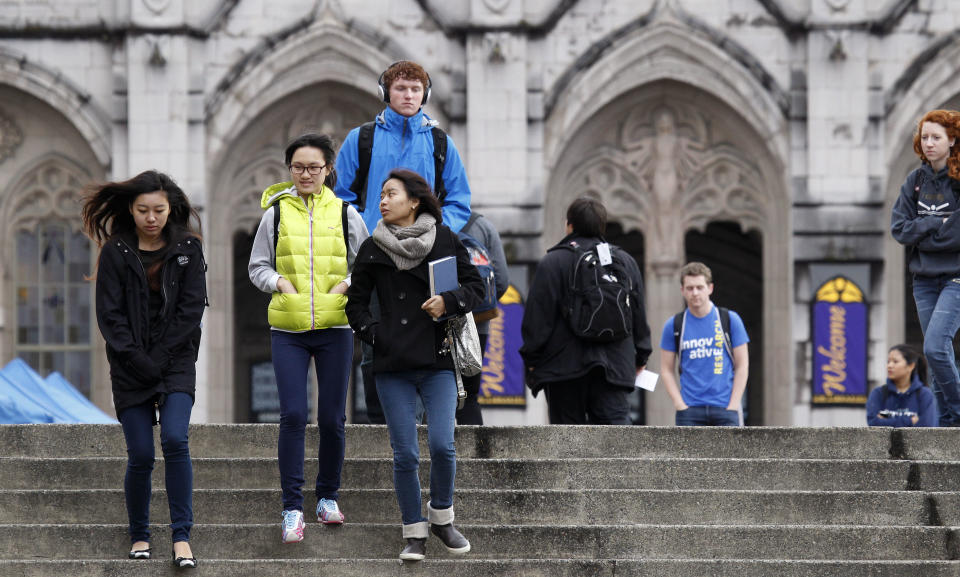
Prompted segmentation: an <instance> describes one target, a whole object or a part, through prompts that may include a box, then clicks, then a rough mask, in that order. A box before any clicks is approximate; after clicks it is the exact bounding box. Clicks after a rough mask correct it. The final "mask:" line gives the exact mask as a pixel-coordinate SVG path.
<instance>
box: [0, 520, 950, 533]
mask: <svg viewBox="0 0 960 577" xmlns="http://www.w3.org/2000/svg"><path fill="white" fill-rule="evenodd" d="M307 524H308V525H312V524H315V525H319V524H320V523H319V522H316V521H308V522H307ZM348 524H349V525H351V526H362V527H369V528H375V529H382V528H388V529H396V528H397V527H399V526H400V524H399V523H349V522H348ZM23 526H24V525H23V524H22V523H0V530H3V529H9V528H18V529H19V528H22V527H23ZM127 526H128V524H127V523H37V524H31V525H30V528H31V529H37V530H42V529H44V528H47V529H58V528H67V529H75V528H77V527H89V528H95V529H117V528H123V529H126V528H127ZM277 526H279V522H277V523H194V524H193V528H194V529H197V528H207V529H216V528H218V527H225V528H229V529H235V528H237V527H249V528H252V529H258V528H270V529H273V528H276V527H277ZM150 527H151V530H153V528H155V527H156V528H161V529H162V530H166V529H167V527H168V523H150ZM457 527H464V528H470V527H472V528H478V529H485V528H492V529H498V530H516V531H529V530H531V529H557V530H560V531H568V530H570V528H571V527H575V528H583V529H589V530H590V531H598V530H619V529H623V528H625V527H629V528H631V529H670V530H676V529H688V528H689V529H707V530H728V529H730V528H731V527H736V528H738V529H750V530H753V529H760V530H765V531H766V530H774V529H777V530H800V529H803V530H807V529H814V530H816V529H822V530H829V531H835V530H841V529H844V530H845V529H849V530H856V531H864V530H869V529H898V530H913V531H918V532H924V531H960V525H891V524H884V525H850V524H843V525H823V524H807V523H803V524H796V525H782V524H780V525H756V524H737V525H699V524H684V525H668V524H664V523H629V524H620V525H610V524H606V525H555V524H539V523H538V524H532V525H517V524H502V523H495V524H494V523H460V522H459V521H458V522H457Z"/></svg>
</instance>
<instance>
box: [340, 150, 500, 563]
mask: <svg viewBox="0 0 960 577" xmlns="http://www.w3.org/2000/svg"><path fill="white" fill-rule="evenodd" d="M380 213H381V215H382V216H383V220H381V221H380V224H378V225H377V228H376V229H375V230H374V231H373V235H372V236H371V237H370V238H368V239H367V240H365V241H364V242H363V244H362V245H360V251H359V252H358V254H357V259H356V262H355V263H354V268H353V277H352V280H353V282H352V284H351V285H350V288H349V289H347V299H348V300H347V308H346V311H347V319H348V320H349V321H350V326H351V327H353V329H354V331H356V332H357V334H358V335H359V337H360V338H361V339H362V340H363V341H365V342H367V343H370V344H372V345H373V350H374V355H373V359H374V360H373V372H374V376H375V378H376V383H377V393H378V394H379V396H380V401H381V404H382V405H383V412H384V415H385V416H386V419H387V429H388V430H389V432H390V444H391V446H392V447H393V483H394V490H395V491H396V494H397V502H398V503H399V505H400V513H401V518H402V521H403V538H404V539H406V540H407V544H406V547H404V549H403V550H402V551H401V552H400V559H403V560H407V561H419V560H421V559H423V557H424V555H425V552H426V540H427V534H428V527H429V529H430V531H431V532H433V534H434V535H436V536H437V537H438V538H439V539H440V541H441V542H442V543H443V545H444V547H446V548H447V550H448V551H450V552H452V553H455V554H463V553H467V552H468V551H470V543H469V541H467V540H466V539H465V538H464V537H463V535H461V534H460V532H459V531H457V530H456V529H455V528H454V526H453V483H454V476H455V475H456V470H457V464H456V459H457V454H456V449H455V447H454V444H453V431H454V424H455V421H454V413H455V412H456V409H457V385H456V380H455V377H454V374H453V371H454V370H455V369H454V365H453V361H452V360H451V356H450V353H449V349H448V348H447V347H446V346H445V336H446V334H445V329H446V322H437V319H439V318H441V317H444V316H446V315H448V314H457V315H463V314H466V313H468V312H470V311H471V310H472V309H473V307H475V306H477V305H478V304H479V303H480V302H481V300H482V298H483V284H482V281H481V280H480V275H479V273H477V269H476V267H474V266H473V265H472V264H471V263H470V256H469V255H468V254H467V250H466V248H464V246H463V245H462V244H461V243H460V241H459V240H458V239H457V235H456V234H455V233H454V232H453V231H451V230H450V229H449V228H447V227H446V226H443V225H442V224H441V222H442V216H441V214H440V203H439V202H438V201H437V199H436V198H435V197H434V196H433V193H432V191H431V190H430V185H428V184H427V182H426V181H425V180H424V179H423V178H422V177H421V176H420V175H418V174H417V173H415V172H412V171H409V170H401V169H397V170H394V171H392V172H391V173H390V175H389V176H388V177H387V180H386V181H385V182H384V183H383V190H382V192H381V197H380ZM448 256H455V257H456V262H457V279H458V281H459V283H460V287H459V288H457V289H456V290H452V291H447V292H443V293H440V294H438V295H434V296H431V295H430V284H429V272H428V269H429V266H428V263H430V262H431V261H434V260H437V259H440V258H443V257H448ZM373 291H377V296H378V297H379V300H380V320H379V322H375V321H374V320H373V317H372V315H371V314H370V297H371V295H372V294H373ZM418 396H419V397H420V398H421V399H422V400H423V406H424V408H425V409H426V415H427V423H428V429H427V436H428V439H429V445H430V459H431V463H430V501H429V502H428V503H427V518H426V519H425V518H424V517H423V514H422V513H421V507H422V505H421V497H420V479H419V476H418V473H417V472H418V470H419V466H420V454H419V447H418V444H417V397H418Z"/></svg>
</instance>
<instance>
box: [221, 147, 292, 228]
mask: <svg viewBox="0 0 960 577" xmlns="http://www.w3.org/2000/svg"><path fill="white" fill-rule="evenodd" d="M287 178H289V172H288V171H287V167H285V166H284V165H283V162H282V161H281V159H280V158H278V156H277V155H276V154H264V155H263V156H261V157H260V158H257V159H255V160H254V161H252V162H251V163H250V165H249V166H248V167H247V168H246V169H244V171H243V172H241V173H240V174H238V175H237V179H236V189H235V190H236V195H237V196H236V198H237V203H236V206H235V210H231V211H227V212H229V215H227V216H228V218H229V219H230V222H229V223H228V224H227V226H226V227H225V230H227V231H229V232H230V234H231V235H232V234H233V233H235V232H238V231H244V232H251V233H253V232H256V230H257V226H259V224H260V219H261V217H263V208H262V207H261V206H260V199H261V197H262V196H263V189H264V188H265V187H266V185H265V184H264V183H275V182H283V181H284V179H287Z"/></svg>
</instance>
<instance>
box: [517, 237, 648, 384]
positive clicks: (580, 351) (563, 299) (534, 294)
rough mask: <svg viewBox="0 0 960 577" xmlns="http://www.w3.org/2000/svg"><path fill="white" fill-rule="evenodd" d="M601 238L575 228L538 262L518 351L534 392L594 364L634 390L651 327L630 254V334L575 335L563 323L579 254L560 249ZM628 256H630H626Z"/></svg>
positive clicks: (610, 380) (613, 381)
mask: <svg viewBox="0 0 960 577" xmlns="http://www.w3.org/2000/svg"><path fill="white" fill-rule="evenodd" d="M598 242H600V240H599V239H596V238H584V237H580V236H577V235H576V233H574V234H570V235H567V236H566V237H565V238H564V239H563V240H561V241H560V242H559V243H557V245H556V246H555V247H554V248H552V249H550V250H549V251H547V254H546V256H544V257H543V259H542V260H541V261H540V264H539V265H538V266H537V272H536V274H535V275H534V277H533V284H532V285H531V286H530V291H529V294H528V295H527V301H526V305H525V308H524V313H523V323H522V324H521V328H520V332H521V335H522V336H523V346H522V347H520V356H521V357H523V361H524V364H525V365H526V369H527V373H526V375H527V385H528V386H529V387H530V389H531V391H533V393H534V394H536V393H538V392H539V391H540V389H542V388H543V387H544V385H547V384H549V383H551V382H556V381H566V380H570V379H575V378H577V377H580V376H583V375H584V374H586V373H587V372H589V371H590V370H591V369H592V368H594V367H603V369H604V371H605V374H606V380H607V383H609V384H611V385H616V386H620V387H623V388H628V389H630V390H633V388H634V381H635V379H636V374H637V373H636V369H638V368H639V367H642V366H644V365H646V364H647V358H648V357H649V356H650V353H651V352H652V349H651V348H650V327H649V326H648V325H647V316H646V309H645V307H644V298H643V276H642V275H641V274H640V268H639V267H638V266H637V263H636V261H634V260H633V259H632V258H627V259H624V260H625V261H626V262H627V266H628V267H630V269H631V270H630V272H631V276H632V277H633V279H632V280H633V288H634V292H633V293H632V294H631V297H632V299H633V302H635V303H637V306H634V307H633V337H632V338H631V337H627V338H625V339H623V340H621V341H617V342H612V343H596V342H589V341H584V340H581V339H579V338H577V337H576V336H575V335H574V334H573V331H572V330H571V328H570V325H569V324H568V323H567V320H566V318H565V317H564V314H563V308H564V306H565V305H566V303H568V302H569V297H568V293H569V291H570V289H569V286H570V274H571V272H572V270H573V266H574V262H575V261H576V258H577V253H576V252H575V251H572V250H567V249H559V250H558V247H561V245H565V244H571V243H578V244H579V245H580V246H582V247H584V248H585V249H586V248H590V247H592V246H594V245H595V244H597V243H598ZM627 256H629V255H627Z"/></svg>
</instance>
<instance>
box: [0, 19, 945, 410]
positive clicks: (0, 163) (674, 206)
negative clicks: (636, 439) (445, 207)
mask: <svg viewBox="0 0 960 577" xmlns="http://www.w3.org/2000/svg"><path fill="white" fill-rule="evenodd" d="M957 15H960V1H958V0H876V1H874V2H864V1H862V0H723V1H719V0H452V1H451V0H61V1H57V2H51V1H49V0H14V1H12V2H4V3H2V4H0V185H2V186H0V190H2V193H0V214H2V216H0V221H2V222H3V223H4V225H5V226H4V227H3V229H2V237H0V247H2V249H3V257H2V260H0V266H2V271H3V276H2V278H3V282H2V283H0V348H2V355H0V357H2V359H4V360H9V359H11V358H13V357H15V356H21V357H23V358H25V359H27V360H28V361H29V362H30V363H31V364H32V365H33V366H34V367H35V368H36V369H38V370H39V371H41V373H45V372H48V371H50V370H60V371H61V372H64V373H65V374H66V375H67V377H68V378H69V379H70V380H72V381H73V382H74V383H76V384H77V385H78V386H79V387H80V388H82V389H83V390H84V391H85V392H87V393H88V394H89V395H90V396H91V397H92V398H93V399H94V400H95V401H96V402H97V403H98V404H99V405H101V406H103V407H105V408H108V409H109V408H110V391H109V384H108V383H109V379H108V375H107V368H106V366H105V365H106V363H105V359H104V354H103V344H102V341H101V340H100V337H99V334H98V331H97V329H96V323H95V320H94V317H93V310H92V294H91V292H92V289H91V283H89V282H87V281H85V280H84V275H89V273H90V272H91V271H92V266H93V262H94V259H95V258H96V252H95V250H94V248H93V247H92V246H91V245H90V243H89V242H87V241H86V240H85V239H84V237H83V236H82V235H81V234H80V232H79V226H78V224H79V220H78V212H79V210H78V202H77V201H78V198H79V195H80V194H81V192H82V189H83V186H84V185H85V184H87V183H89V182H91V181H98V180H103V179H123V178H127V177H129V176H131V175H133V174H135V173H137V172H139V171H141V170H144V169H147V168H156V169H159V170H162V171H165V172H168V173H170V174H171V175H173V176H174V177H175V178H176V179H177V180H178V182H179V183H180V184H181V185H182V186H183V188H184V189H185V190H187V191H188V193H189V194H190V196H191V198H192V199H193V201H194V202H195V203H196V204H197V205H198V206H199V207H201V209H202V214H203V220H204V234H205V246H206V252H207V259H208V262H209V265H210V269H209V277H208V278H209V293H210V301H211V303H212V305H211V307H210V309H208V312H207V315H206V317H205V321H204V338H205V341H204V347H203V351H202V353H201V357H200V363H199V367H198V369H199V379H198V381H199V390H198V396H197V405H196V407H195V411H194V414H195V420H196V421H208V422H230V421H245V420H247V419H248V418H249V416H250V402H251V399H250V380H251V376H250V374H251V366H252V365H253V364H255V363H262V362H264V361H268V360H269V338H268V335H267V330H266V325H265V314H264V313H263V312H261V311H263V308H262V307H263V300H262V295H259V294H258V293H257V291H256V290H255V289H253V287H252V286H251V285H250V284H249V282H248V281H247V279H246V260H247V255H248V250H249V246H250V243H251V238H252V233H253V231H254V230H255V227H256V225H257V222H258V221H259V218H260V215H261V209H260V206H259V199H260V192H261V191H262V190H263V188H264V187H265V186H267V185H269V184H271V183H274V182H278V181H280V180H285V179H286V178H287V173H286V170H285V167H284V166H283V162H282V158H281V150H282V147H283V145H284V143H285V142H287V141H288V139H290V138H291V137H292V136H295V135H297V134H299V133H301V132H303V131H305V130H308V129H314V130H319V131H324V132H329V133H331V134H334V135H336V136H337V137H338V138H342V137H343V136H344V135H345V134H346V132H347V131H348V129H349V128H351V127H353V126H356V125H358V124H360V123H362V122H365V121H367V120H370V119H372V118H373V117H374V115H375V114H376V113H377V112H378V111H379V110H380V109H381V108H382V107H383V103H382V102H380V101H379V100H378V98H377V96H376V90H375V88H376V79H377V77H378V75H379V74H380V72H381V71H382V70H384V68H385V67H386V66H387V65H389V64H390V63H391V62H393V61H395V60H399V59H410V60H415V61H418V62H420V63H422V64H423V65H424V66H425V67H426V68H427V70H428V71H429V72H430V73H431V75H432V79H433V98H432V100H431V102H430V104H429V105H428V106H427V111H428V113H429V114H430V115H432V116H433V117H434V118H436V119H438V120H439V121H440V124H441V126H443V127H444V128H446V129H447V130H448V132H449V133H450V134H451V135H452V136H453V137H454V139H455V141H456V142H457V144H458V146H459V148H460V150H461V154H462V155H463V157H464V159H465V162H466V165H467V169H468V173H469V177H470V182H471V186H472V189H473V205H474V207H475V208H476V209H477V210H479V211H481V212H483V213H484V214H485V215H486V216H487V217H488V218H489V219H490V220H492V221H493V222H494V223H495V224H496V225H497V226H498V227H499V228H500V230H501V232H502V234H503V238H504V241H505V244H506V248H507V253H508V256H509V259H510V262H511V270H512V273H513V277H514V278H513V280H514V283H515V284H516V285H517V286H518V287H519V288H520V289H521V291H522V290H523V289H524V288H525V287H526V286H527V283H528V281H529V278H530V274H531V273H532V270H533V266H534V265H535V263H536V261H537V260H538V258H539V257H540V256H541V255H542V254H543V251H544V250H545V248H546V247H548V246H550V245H551V244H553V243H554V242H556V241H557V240H558V239H559V238H560V237H561V236H562V231H563V225H564V219H563V214H564V212H563V211H564V208H565V207H566V205H567V204H568V203H569V202H570V200H571V199H573V198H574V197H575V196H577V195H581V194H589V195H593V196H595V197H597V198H601V199H603V201H604V202H605V203H606V204H607V206H608V207H609V209H610V214H611V215H612V219H613V221H614V223H613V224H612V225H611V231H610V232H611V234H610V236H611V239H612V240H614V241H616V242H617V243H619V244H620V245H622V246H624V247H626V248H627V249H628V250H630V251H631V252H632V253H633V254H634V255H635V256H636V258H637V260H638V261H639V262H641V263H642V265H643V269H644V271H645V275H646V296H647V307H648V314H649V318H650V323H651V327H652V330H653V334H654V341H655V342H658V341H659V333H660V328H661V327H662V326H663V322H664V321H665V320H666V319H667V318H668V316H670V315H671V314H673V313H674V312H675V311H677V310H679V309H680V307H681V302H682V301H681V297H680V293H679V283H678V279H677V271H678V269H679V268H680V266H682V265H683V263H684V262H686V261H687V260H690V259H699V260H704V261H706V262H707V263H708V264H710V265H711V266H712V267H713V268H714V270H715V275H716V281H717V291H716V293H715V297H716V299H715V300H717V301H718V302H720V303H722V304H724V305H726V306H729V307H730V308H733V309H735V310H737V311H739V312H740V313H741V314H742V315H743V318H744V319H745V321H746V324H747V328H748V331H749V332H750V335H751V338H752V343H751V346H750V352H751V367H750V368H751V379H750V387H749V394H748V398H749V412H748V415H749V416H748V421H749V422H750V423H753V424H765V425H791V424H796V425H807V424H812V425H828V424H861V423H863V412H862V408H855V407H854V408H849V407H848V408H843V407H823V408H821V407H819V406H817V407H814V406H812V405H811V402H810V401H811V386H810V383H811V378H812V377H811V375H812V365H811V359H812V353H813V351H812V350H811V334H810V333H811V328H810V327H811V300H812V298H813V293H814V292H815V291H816V289H817V287H818V286H819V285H820V283H821V282H823V281H824V280H825V279H827V278H830V277H831V275H833V274H843V275H845V276H846V277H847V278H850V279H854V280H855V281H856V282H857V283H858V284H859V286H860V287H861V289H862V290H863V292H864V295H865V297H866V300H867V302H868V305H869V322H868V324H867V326H868V332H867V334H866V335H865V337H864V338H865V339H866V341H867V343H866V346H867V353H868V361H867V363H868V364H867V367H868V368H867V373H868V375H869V377H870V380H871V382H872V383H873V384H876V383H877V382H879V381H880V380H881V379H882V378H883V377H884V374H885V373H884V368H883V365H884V359H885V355H886V349H887V347H888V346H889V345H891V344H894V343H896V342H901V341H903V340H912V341H914V342H916V341H917V340H918V339H919V334H918V331H917V328H916V321H915V319H914V318H913V317H914V313H913V306H912V301H911V298H910V295H909V283H908V282H907V279H906V278H905V274H904V263H903V261H904V258H903V251H902V250H901V249H900V248H899V247H898V246H897V245H896V244H895V243H894V242H893V241H892V240H891V239H890V236H889V234H888V227H889V215H890V206H891V204H892V202H893V200H894V198H895V196H896V194H897V192H898V189H899V186H900V183H901V182H902V181H903V179H904V177H905V175H906V174H907V173H908V172H909V170H911V169H912V168H913V167H915V166H916V165H917V159H916V156H915V155H914V153H913V151H912V147H911V134H912V131H913V130H914V128H915V123H916V121H917V119H918V118H919V117H920V115H921V114H922V113H923V112H924V111H926V110H928V109H931V108H937V107H944V106H947V107H957V100H958V94H960V74H956V72H957V67H958V66H960V34H958V32H957V30H958V21H957V18H960V16H957ZM653 359H654V360H653V362H652V366H654V367H655V365H656V359H657V355H656V354H655V355H654V357H653ZM643 411H644V416H645V421H646V422H647V423H649V424H666V423H672V418H673V411H672V407H671V406H670V403H669V401H668V400H667V396H666V394H665V393H663V391H657V392H656V393H654V394H649V393H648V394H646V397H645V399H644V407H643ZM488 414H489V415H490V417H488V420H489V421H490V422H531V423H536V422H543V421H544V416H543V410H542V406H541V405H539V404H538V403H536V402H534V403H531V405H530V408H528V409H527V410H526V411H513V412H510V411H506V410H504V412H502V413H501V412H490V413H488Z"/></svg>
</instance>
